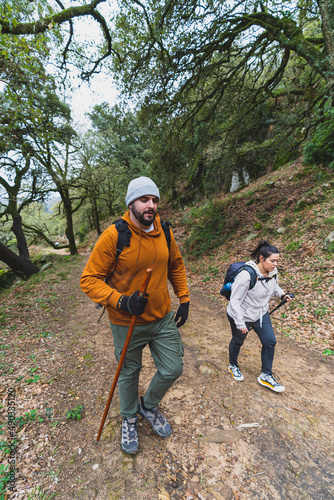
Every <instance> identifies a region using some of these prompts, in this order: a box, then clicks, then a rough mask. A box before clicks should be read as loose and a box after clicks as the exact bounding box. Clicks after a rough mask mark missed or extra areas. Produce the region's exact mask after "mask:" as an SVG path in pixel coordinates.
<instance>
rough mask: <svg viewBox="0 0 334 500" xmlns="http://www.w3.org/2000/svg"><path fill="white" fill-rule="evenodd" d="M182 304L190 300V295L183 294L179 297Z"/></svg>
mask: <svg viewBox="0 0 334 500" xmlns="http://www.w3.org/2000/svg"><path fill="white" fill-rule="evenodd" d="M179 300H180V304H185V303H186V302H190V298H189V295H183V296H182V297H180V298H179Z"/></svg>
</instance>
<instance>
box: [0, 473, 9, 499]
mask: <svg viewBox="0 0 334 500" xmlns="http://www.w3.org/2000/svg"><path fill="white" fill-rule="evenodd" d="M8 472H9V465H4V464H0V500H5V498H6V496H5V495H6V489H7V488H6V485H7V484H8V483H9V475H8Z"/></svg>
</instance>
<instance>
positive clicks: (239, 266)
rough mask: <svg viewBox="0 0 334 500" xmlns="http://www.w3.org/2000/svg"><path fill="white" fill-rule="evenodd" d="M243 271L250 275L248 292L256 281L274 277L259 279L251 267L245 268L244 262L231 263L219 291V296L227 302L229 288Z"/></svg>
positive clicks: (229, 292) (229, 295)
mask: <svg viewBox="0 0 334 500" xmlns="http://www.w3.org/2000/svg"><path fill="white" fill-rule="evenodd" d="M244 269H245V271H248V272H249V274H250V283H249V290H251V289H252V288H254V286H255V284H256V282H257V281H269V280H270V279H271V278H273V277H274V276H271V277H269V278H259V277H258V275H257V274H256V271H255V269H254V268H253V267H252V266H247V264H246V262H243V261H240V262H233V263H232V264H231V265H230V267H229V268H228V270H227V271H226V275H225V279H224V285H223V286H222V288H221V290H220V294H221V295H222V296H223V297H225V298H226V299H227V300H230V297H231V287H232V285H233V282H234V280H235V278H236V276H237V275H238V274H239V273H240V272H241V271H243V270H244ZM275 276H276V275H275Z"/></svg>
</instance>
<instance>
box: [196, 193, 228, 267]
mask: <svg viewBox="0 0 334 500" xmlns="http://www.w3.org/2000/svg"><path fill="white" fill-rule="evenodd" d="M186 225H187V226H188V227H189V228H191V235H190V236H189V237H188V238H187V240H186V246H187V251H188V253H189V254H190V255H192V256H194V257H199V256H201V255H203V254H205V253H206V252H207V251H209V250H212V249H214V248H216V247H218V246H220V245H221V244H222V243H223V241H224V239H225V237H226V232H225V228H226V220H225V204H224V203H222V202H207V203H206V205H205V206H204V207H203V208H200V209H196V210H193V211H192V217H191V219H189V220H188V221H186Z"/></svg>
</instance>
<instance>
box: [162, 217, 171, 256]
mask: <svg viewBox="0 0 334 500" xmlns="http://www.w3.org/2000/svg"><path fill="white" fill-rule="evenodd" d="M171 225H172V224H171V223H170V222H168V221H164V222H161V226H162V229H163V230H164V233H165V237H166V241H167V246H168V250H169V249H170V239H171V236H170V226H171Z"/></svg>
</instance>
